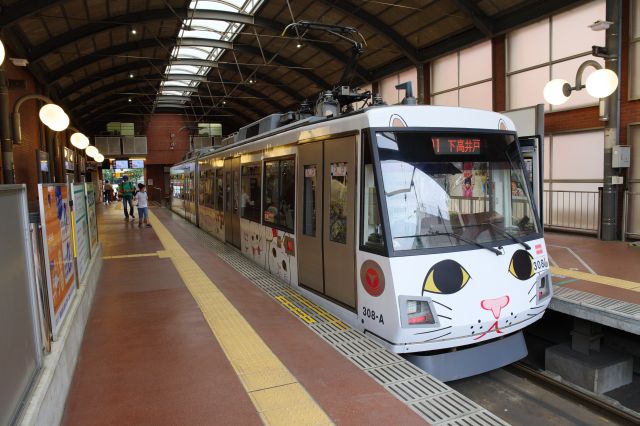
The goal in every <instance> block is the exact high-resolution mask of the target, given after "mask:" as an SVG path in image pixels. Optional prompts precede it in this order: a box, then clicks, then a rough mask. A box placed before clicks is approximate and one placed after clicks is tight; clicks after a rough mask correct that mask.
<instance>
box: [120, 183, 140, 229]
mask: <svg viewBox="0 0 640 426" xmlns="http://www.w3.org/2000/svg"><path fill="white" fill-rule="evenodd" d="M135 191H136V187H135V185H134V184H133V183H131V182H129V176H124V177H123V178H122V185H121V186H120V191H119V192H120V195H121V198H122V209H123V210H124V220H129V214H131V220H135V218H136V217H135V216H134V214H133V195H134V193H135ZM127 204H129V211H130V213H128V212H127Z"/></svg>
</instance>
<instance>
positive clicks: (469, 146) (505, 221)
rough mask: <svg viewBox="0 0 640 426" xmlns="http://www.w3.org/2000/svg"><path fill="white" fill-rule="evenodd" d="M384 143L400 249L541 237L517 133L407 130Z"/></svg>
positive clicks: (380, 139)
mask: <svg viewBox="0 0 640 426" xmlns="http://www.w3.org/2000/svg"><path fill="white" fill-rule="evenodd" d="M376 138H377V145H378V152H379V155H380V168H381V170H382V180H383V182H384V190H385V194H384V195H385V200H386V204H387V212H386V213H387V214H388V216H389V224H390V227H391V229H390V231H391V236H392V238H393V248H394V250H414V249H422V248H436V247H451V246H460V245H477V244H482V243H497V242H501V241H503V240H512V241H513V240H514V236H515V237H516V238H517V237H528V236H534V235H536V234H537V233H538V224H537V222H536V219H535V218H536V216H535V215H534V213H533V208H532V204H531V197H530V194H529V192H528V186H527V185H525V184H524V182H525V180H524V172H523V167H522V164H521V162H520V155H519V153H518V149H517V145H514V136H513V135H511V134H504V133H471V132H458V133H455V134H454V133H437V134H435V133H430V132H418V131H400V132H380V133H377V134H376ZM514 181H515V182H516V185H515V187H516V188H515V190H514V188H513V187H514V185H512V182H514ZM518 183H521V185H518ZM514 192H515V193H517V195H516V196H513V195H512V193H514Z"/></svg>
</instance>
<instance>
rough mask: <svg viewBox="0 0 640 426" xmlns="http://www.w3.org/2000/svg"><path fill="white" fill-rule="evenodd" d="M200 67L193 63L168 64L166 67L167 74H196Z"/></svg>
mask: <svg viewBox="0 0 640 426" xmlns="http://www.w3.org/2000/svg"><path fill="white" fill-rule="evenodd" d="M198 71H200V67H196V66H193V65H170V66H169V67H168V68H167V74H197V73H198Z"/></svg>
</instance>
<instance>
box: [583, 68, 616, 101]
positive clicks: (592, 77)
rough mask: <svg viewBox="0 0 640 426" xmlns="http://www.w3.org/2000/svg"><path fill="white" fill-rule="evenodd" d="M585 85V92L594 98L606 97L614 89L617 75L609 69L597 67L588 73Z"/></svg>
mask: <svg viewBox="0 0 640 426" xmlns="http://www.w3.org/2000/svg"><path fill="white" fill-rule="evenodd" d="M586 86H587V92H588V93H589V94H590V95H591V96H593V97H594V98H606V97H607V96H609V95H610V94H612V93H613V92H615V91H616V89H617V87H618V76H617V75H616V73H615V72H613V71H611V70H609V69H606V68H603V69H599V70H596V71H594V72H592V73H591V74H589V77H587V83H586Z"/></svg>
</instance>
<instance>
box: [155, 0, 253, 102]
mask: <svg viewBox="0 0 640 426" xmlns="http://www.w3.org/2000/svg"><path fill="white" fill-rule="evenodd" d="M263 1H264V0H191V3H190V4H189V9H191V10H194V9H199V10H220V11H226V12H241V13H246V14H253V13H254V12H255V11H256V10H257V9H258V8H259V7H260V5H261V4H262V3H263ZM243 28H244V24H241V23H238V22H227V21H220V20H213V19H211V20H209V19H187V20H186V21H185V22H184V27H183V28H182V29H181V30H180V33H179V38H178V41H177V43H176V46H175V47H174V48H173V50H172V52H171V57H172V58H174V59H175V58H180V59H206V60H210V61H217V60H219V59H220V57H221V56H222V55H223V54H224V53H225V52H226V49H222V48H211V47H206V46H180V39H181V38H183V37H184V38H203V39H208V40H224V41H229V42H233V40H235V38H236V37H237V36H238V34H239V33H240V32H241V31H242V29H243ZM210 71H211V67H208V66H194V65H172V63H170V64H169V65H168V66H167V67H166V68H165V76H167V77H166V78H169V76H170V75H172V74H174V75H175V74H193V76H194V78H196V77H197V78H200V79H202V78H203V76H206V75H207V74H208V73H209V72H210ZM165 83H166V84H167V85H170V86H173V88H174V89H175V86H184V87H185V91H184V92H182V91H177V90H164V89H162V87H164V85H165ZM199 84H200V82H199V81H192V80H174V81H169V82H167V81H163V82H162V83H161V85H160V87H161V90H160V92H159V93H158V96H157V100H160V99H161V98H162V95H169V94H170V95H178V96H183V95H184V96H190V95H191V94H192V92H195V91H196V88H197V87H198V86H199ZM186 89H191V90H186Z"/></svg>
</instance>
